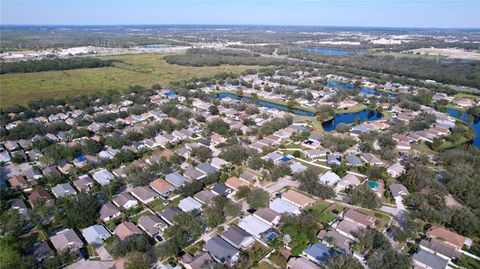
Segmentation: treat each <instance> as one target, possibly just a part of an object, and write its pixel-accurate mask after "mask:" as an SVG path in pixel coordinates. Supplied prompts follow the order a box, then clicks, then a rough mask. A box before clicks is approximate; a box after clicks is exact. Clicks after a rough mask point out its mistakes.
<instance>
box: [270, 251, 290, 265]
mask: <svg viewBox="0 0 480 269" xmlns="http://www.w3.org/2000/svg"><path fill="white" fill-rule="evenodd" d="M268 259H269V260H270V261H271V262H273V263H274V264H276V265H278V266H280V267H281V268H286V267H287V259H285V257H283V256H282V255H281V254H280V253H278V252H275V253H273V254H272V255H270V257H268Z"/></svg>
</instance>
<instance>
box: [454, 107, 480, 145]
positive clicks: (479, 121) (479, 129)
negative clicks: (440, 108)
mask: <svg viewBox="0 0 480 269" xmlns="http://www.w3.org/2000/svg"><path fill="white" fill-rule="evenodd" d="M447 113H448V114H449V115H450V116H452V117H455V118H458V119H460V120H462V121H464V122H467V121H468V114H467V112H463V111H460V110H456V109H453V108H447ZM470 128H472V129H473V130H474V131H475V136H474V137H473V141H472V144H473V145H474V146H475V147H477V148H480V117H475V118H474V119H473V123H472V124H471V125H470Z"/></svg>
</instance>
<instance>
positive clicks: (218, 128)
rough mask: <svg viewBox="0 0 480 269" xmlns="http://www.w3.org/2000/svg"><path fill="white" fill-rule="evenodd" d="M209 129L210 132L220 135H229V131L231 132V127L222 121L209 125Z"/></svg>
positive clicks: (216, 120) (212, 122) (214, 121)
mask: <svg viewBox="0 0 480 269" xmlns="http://www.w3.org/2000/svg"><path fill="white" fill-rule="evenodd" d="M207 129H208V130H209V131H210V132H216V133H218V134H220V135H227V134H228V131H229V130H230V125H228V123H226V122H224V121H223V120H221V119H215V120H213V121H211V122H210V123H208V125H207Z"/></svg>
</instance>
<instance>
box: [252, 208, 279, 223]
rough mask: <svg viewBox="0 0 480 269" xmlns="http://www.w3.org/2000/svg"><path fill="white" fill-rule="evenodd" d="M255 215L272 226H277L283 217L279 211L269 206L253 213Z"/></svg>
mask: <svg viewBox="0 0 480 269" xmlns="http://www.w3.org/2000/svg"><path fill="white" fill-rule="evenodd" d="M253 216H255V217H256V218H257V219H259V220H261V221H263V222H265V223H266V224H268V225H270V226H272V227H275V226H277V225H278V224H279V223H280V219H281V217H282V216H281V215H280V214H279V213H277V212H276V211H274V210H272V209H270V208H268V207H266V208H260V209H258V210H257V211H255V212H254V213H253Z"/></svg>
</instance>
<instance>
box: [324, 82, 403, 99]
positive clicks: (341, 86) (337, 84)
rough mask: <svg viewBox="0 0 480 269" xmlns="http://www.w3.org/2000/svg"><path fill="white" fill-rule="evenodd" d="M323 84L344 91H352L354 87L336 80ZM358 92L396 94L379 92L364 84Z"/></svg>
mask: <svg viewBox="0 0 480 269" xmlns="http://www.w3.org/2000/svg"><path fill="white" fill-rule="evenodd" d="M325 86H327V87H334V88H339V89H341V90H344V91H353V90H354V89H355V86H354V85H353V84H349V83H343V82H337V81H329V82H327V83H326V84H325ZM360 93H362V94H367V95H375V96H388V97H395V96H396V94H394V93H386V92H381V91H377V90H375V89H372V88H367V87H364V86H361V87H360Z"/></svg>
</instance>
